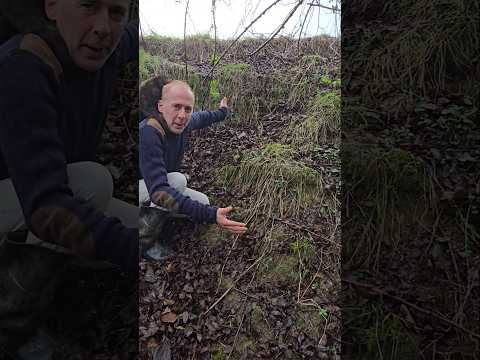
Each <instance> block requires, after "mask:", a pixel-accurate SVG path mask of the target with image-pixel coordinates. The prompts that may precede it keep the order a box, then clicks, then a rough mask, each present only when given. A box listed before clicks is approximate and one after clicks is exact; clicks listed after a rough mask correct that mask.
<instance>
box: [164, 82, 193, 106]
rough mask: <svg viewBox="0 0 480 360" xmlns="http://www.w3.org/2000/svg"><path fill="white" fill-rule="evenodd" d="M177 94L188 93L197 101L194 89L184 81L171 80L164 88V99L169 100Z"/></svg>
mask: <svg viewBox="0 0 480 360" xmlns="http://www.w3.org/2000/svg"><path fill="white" fill-rule="evenodd" d="M177 93H188V94H190V96H191V97H192V99H193V101H195V94H194V93H193V90H192V88H191V87H190V85H188V84H187V83H186V82H185V81H182V80H171V81H169V82H168V83H166V84H165V85H164V86H163V88H162V99H168V98H169V97H172V96H174V94H177Z"/></svg>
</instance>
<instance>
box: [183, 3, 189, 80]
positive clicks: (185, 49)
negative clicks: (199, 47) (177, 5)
mask: <svg viewBox="0 0 480 360" xmlns="http://www.w3.org/2000/svg"><path fill="white" fill-rule="evenodd" d="M189 4H190V0H187V5H185V18H184V20H183V48H184V56H183V61H184V62H185V79H186V80H188V65H187V15H188V5H189Z"/></svg>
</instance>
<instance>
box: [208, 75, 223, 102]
mask: <svg viewBox="0 0 480 360" xmlns="http://www.w3.org/2000/svg"><path fill="white" fill-rule="evenodd" d="M210 98H211V99H212V100H213V101H219V100H220V99H221V95H220V91H219V90H218V80H215V79H212V80H210Z"/></svg>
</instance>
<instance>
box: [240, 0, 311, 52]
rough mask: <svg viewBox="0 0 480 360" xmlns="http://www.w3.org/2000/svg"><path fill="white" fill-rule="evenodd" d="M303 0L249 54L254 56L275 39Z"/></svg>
mask: <svg viewBox="0 0 480 360" xmlns="http://www.w3.org/2000/svg"><path fill="white" fill-rule="evenodd" d="M303 1H304V0H300V1H299V2H298V3H297V5H295V7H294V8H293V9H292V10H291V11H290V13H289V14H288V15H287V17H286V18H285V19H284V20H283V22H282V24H281V25H280V26H279V27H278V28H277V30H276V31H275V32H274V33H273V34H272V35H271V36H270V37H269V38H268V39H267V40H266V41H265V42H264V43H263V44H262V45H260V46H259V47H258V48H257V49H256V50H255V51H253V52H252V53H250V54H248V56H253V55H255V54H256V53H257V52H259V51H260V50H262V49H263V48H264V47H265V46H266V45H267V44H268V43H269V42H270V41H272V40H273V38H274V37H275V36H277V34H278V33H279V32H280V31H281V30H282V29H283V27H284V26H285V24H286V23H287V22H288V20H290V18H291V17H292V16H293V14H295V12H296V11H297V9H298V8H299V7H300V5H302V4H303Z"/></svg>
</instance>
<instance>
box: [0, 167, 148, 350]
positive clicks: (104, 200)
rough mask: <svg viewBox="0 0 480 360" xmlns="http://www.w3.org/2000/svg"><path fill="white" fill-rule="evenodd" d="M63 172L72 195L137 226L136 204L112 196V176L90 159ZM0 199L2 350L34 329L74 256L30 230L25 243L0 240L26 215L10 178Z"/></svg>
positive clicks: (0, 188) (97, 264)
mask: <svg viewBox="0 0 480 360" xmlns="http://www.w3.org/2000/svg"><path fill="white" fill-rule="evenodd" d="M67 173H68V179H69V186H70V188H71V189H72V191H73V192H74V195H75V196H76V197H78V198H83V199H85V200H87V201H88V202H89V203H90V204H91V205H93V206H94V207H95V208H96V209H97V210H99V211H103V212H105V213H106V214H107V215H109V216H114V217H117V218H119V219H120V220H121V221H122V222H123V224H124V225H126V226H128V227H134V228H136V227H138V216H139V210H140V209H139V208H138V207H137V206H134V205H130V204H127V203H125V202H124V201H121V200H118V199H115V198H113V197H112V192H113V182H112V177H111V175H110V173H109V172H108V170H107V169H106V168H105V167H103V166H101V165H99V164H97V163H93V162H79V163H74V164H70V165H68V166H67ZM0 199H1V201H0V354H2V349H4V348H5V347H6V346H7V345H8V346H13V347H16V346H18V345H20V344H21V342H22V341H25V340H26V337H28V336H29V335H30V334H31V333H32V332H33V331H35V329H36V326H38V324H40V323H41V321H42V319H43V318H44V316H45V314H46V311H45V310H46V309H47V308H48V306H49V304H51V302H52V300H53V297H54V294H55V291H56V288H57V286H58V283H59V281H60V280H61V279H62V276H63V274H64V272H65V270H66V269H67V268H68V266H69V264H70V261H71V260H72V259H77V258H76V257H72V256H70V255H68V254H65V252H66V253H69V252H70V251H68V249H65V248H61V247H59V246H54V245H53V244H51V243H46V242H42V241H41V240H40V239H38V238H36V237H35V236H34V235H33V234H31V233H30V234H29V236H28V238H27V243H26V244H14V243H11V242H8V241H4V240H5V239H6V237H7V236H6V235H7V233H8V232H10V231H13V230H20V229H25V219H24V217H23V213H22V209H21V207H20V203H19V201H18V198H17V195H16V192H15V189H14V187H13V185H12V182H11V180H10V179H6V180H2V181H0ZM52 250H53V251H52ZM81 263H82V262H81ZM102 264H103V265H102ZM84 265H86V266H87V267H92V268H98V267H100V268H103V267H104V266H105V265H107V264H106V263H104V262H86V263H84ZM100 265H101V266H100ZM109 267H110V265H109ZM0 357H1V356H0Z"/></svg>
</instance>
